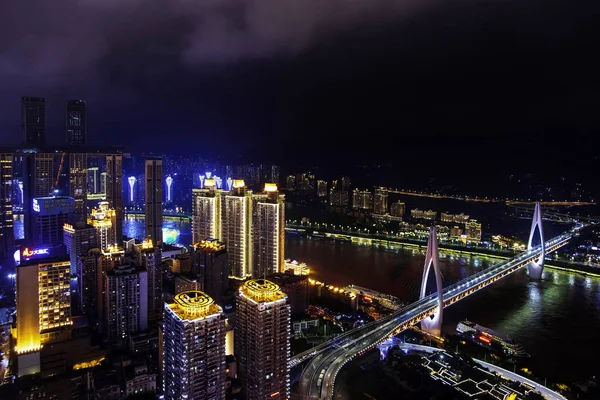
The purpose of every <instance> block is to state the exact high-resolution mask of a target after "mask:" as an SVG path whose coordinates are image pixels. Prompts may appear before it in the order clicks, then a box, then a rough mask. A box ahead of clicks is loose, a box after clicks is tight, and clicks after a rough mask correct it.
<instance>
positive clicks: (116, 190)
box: [104, 154, 123, 242]
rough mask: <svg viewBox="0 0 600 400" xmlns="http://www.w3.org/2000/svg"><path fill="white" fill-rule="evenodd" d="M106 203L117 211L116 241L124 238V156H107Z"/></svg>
mask: <svg viewBox="0 0 600 400" xmlns="http://www.w3.org/2000/svg"><path fill="white" fill-rule="evenodd" d="M104 186H105V189H106V201H108V205H109V207H110V208H112V209H113V210H115V224H114V232H115V240H116V241H117V242H121V240H122V238H123V156H122V155H121V154H107V155H106V183H105V185H104Z"/></svg>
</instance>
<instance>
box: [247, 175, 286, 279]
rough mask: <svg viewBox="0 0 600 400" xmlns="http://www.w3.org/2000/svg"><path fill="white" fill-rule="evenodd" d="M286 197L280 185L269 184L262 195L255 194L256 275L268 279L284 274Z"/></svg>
mask: <svg viewBox="0 0 600 400" xmlns="http://www.w3.org/2000/svg"><path fill="white" fill-rule="evenodd" d="M284 214H285V198H284V196H283V195H280V194H279V191H278V190H277V185H276V184H274V183H266V184H265V191H264V193H262V194H255V195H252V238H251V241H252V276H253V277H254V278H264V277H266V276H268V275H271V274H274V273H277V272H283V270H284V259H285V257H284V250H285V215H284Z"/></svg>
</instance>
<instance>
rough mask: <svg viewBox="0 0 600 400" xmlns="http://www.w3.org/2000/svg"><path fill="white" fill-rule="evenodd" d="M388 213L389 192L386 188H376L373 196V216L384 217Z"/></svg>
mask: <svg viewBox="0 0 600 400" xmlns="http://www.w3.org/2000/svg"><path fill="white" fill-rule="evenodd" d="M387 213H388V191H387V189H386V188H382V187H378V188H375V195H374V196H373V214H379V215H384V214H387Z"/></svg>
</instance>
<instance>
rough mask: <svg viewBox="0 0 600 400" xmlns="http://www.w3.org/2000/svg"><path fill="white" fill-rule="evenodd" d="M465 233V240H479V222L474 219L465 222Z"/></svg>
mask: <svg viewBox="0 0 600 400" xmlns="http://www.w3.org/2000/svg"><path fill="white" fill-rule="evenodd" d="M465 234H466V235H467V240H469V241H472V242H480V241H481V224H480V223H479V222H477V220H476V219H472V220H470V221H467V222H465Z"/></svg>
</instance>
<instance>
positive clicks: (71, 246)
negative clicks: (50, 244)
mask: <svg viewBox="0 0 600 400" xmlns="http://www.w3.org/2000/svg"><path fill="white" fill-rule="evenodd" d="M63 231H64V234H63V243H64V244H65V247H66V248H67V254H68V255H69V259H70V262H71V270H72V271H76V270H77V257H79V256H85V255H87V254H88V252H89V251H90V250H91V249H95V248H97V247H98V231H97V230H96V228H95V227H93V226H91V225H84V226H83V227H81V228H78V227H75V226H73V225H70V224H65V225H64V226H63Z"/></svg>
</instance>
